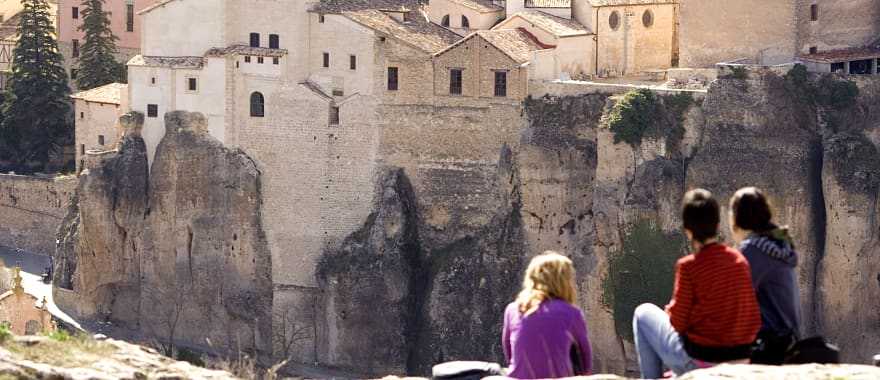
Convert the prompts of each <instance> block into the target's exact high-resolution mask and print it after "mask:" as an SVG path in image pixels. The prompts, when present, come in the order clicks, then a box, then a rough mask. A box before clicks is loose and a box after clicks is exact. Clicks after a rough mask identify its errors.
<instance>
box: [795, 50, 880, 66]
mask: <svg viewBox="0 0 880 380" xmlns="http://www.w3.org/2000/svg"><path fill="white" fill-rule="evenodd" d="M878 57H880V46H873V47H856V48H849V49H837V50H826V51H820V52H818V53H814V54H805V55H801V56H800V59H802V60H805V61H813V62H824V63H834V62H844V61H858V60H862V59H871V58H878Z"/></svg>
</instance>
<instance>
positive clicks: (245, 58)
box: [244, 55, 251, 63]
mask: <svg viewBox="0 0 880 380" xmlns="http://www.w3.org/2000/svg"><path fill="white" fill-rule="evenodd" d="M244 63H251V56H249V55H246V56H244Z"/></svg>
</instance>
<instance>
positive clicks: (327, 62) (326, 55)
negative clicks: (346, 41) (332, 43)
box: [323, 53, 330, 67]
mask: <svg viewBox="0 0 880 380" xmlns="http://www.w3.org/2000/svg"><path fill="white" fill-rule="evenodd" d="M323 64H324V67H330V53H324V62H323Z"/></svg>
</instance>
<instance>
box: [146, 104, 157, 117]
mask: <svg viewBox="0 0 880 380" xmlns="http://www.w3.org/2000/svg"><path fill="white" fill-rule="evenodd" d="M147 117H159V105H158V104H147Z"/></svg>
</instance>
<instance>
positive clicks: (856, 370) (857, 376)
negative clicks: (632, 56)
mask: <svg viewBox="0 0 880 380" xmlns="http://www.w3.org/2000/svg"><path fill="white" fill-rule="evenodd" d="M401 379H403V380H411V379H412V380H416V379H419V378H399V377H386V378H384V379H382V380H401ZM493 379H505V378H503V377H493ZM569 379H570V380H575V379H577V380H626V379H627V378H626V377H620V376H615V375H593V376H583V377H572V378H569ZM678 379H679V380H707V379H719V380H721V379H723V380H737V379H741V380H838V379H846V380H875V379H880V368H878V367H870V366H866V365H851V364H843V365H820V364H805V365H790V366H780V367H777V366H763V365H743V364H739V365H721V366H718V367H715V368H708V369H701V370H697V371H693V372H690V373H688V374H686V375H684V376H682V377H679V378H678Z"/></svg>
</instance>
